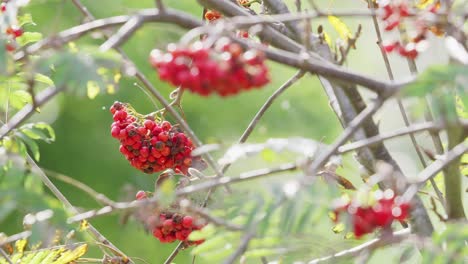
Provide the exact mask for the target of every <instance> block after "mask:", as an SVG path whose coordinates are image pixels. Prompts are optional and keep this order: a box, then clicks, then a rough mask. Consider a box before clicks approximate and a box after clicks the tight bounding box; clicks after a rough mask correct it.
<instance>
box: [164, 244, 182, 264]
mask: <svg viewBox="0 0 468 264" xmlns="http://www.w3.org/2000/svg"><path fill="white" fill-rule="evenodd" d="M183 246H184V243H183V242H179V244H177V247H175V248H174V250H173V251H172V253H171V254H170V255H169V257H167V259H166V260H165V261H164V264H171V263H172V261H173V260H174V259H175V257H177V254H179V251H180V250H181V249H182V248H183Z"/></svg>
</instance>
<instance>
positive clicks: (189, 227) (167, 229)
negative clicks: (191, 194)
mask: <svg viewBox="0 0 468 264" xmlns="http://www.w3.org/2000/svg"><path fill="white" fill-rule="evenodd" d="M201 228H203V225H198V224H197V223H196V221H194V219H193V217H191V216H189V215H182V214H177V213H161V214H160V215H159V224H158V225H157V226H156V227H155V228H154V229H153V236H154V237H156V238H157V239H159V241H161V242H162V243H172V242H174V241H176V240H180V241H183V242H185V244H186V245H187V246H190V245H199V244H201V243H203V240H198V241H189V240H188V237H189V235H190V233H192V231H194V230H200V229H201Z"/></svg>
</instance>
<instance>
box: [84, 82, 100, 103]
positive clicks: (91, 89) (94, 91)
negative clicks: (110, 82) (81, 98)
mask: <svg viewBox="0 0 468 264" xmlns="http://www.w3.org/2000/svg"><path fill="white" fill-rule="evenodd" d="M86 87H87V95H88V98H89V99H94V98H96V96H97V95H98V94H99V90H100V89H99V85H98V84H97V83H96V82H95V81H88V83H87V84H86Z"/></svg>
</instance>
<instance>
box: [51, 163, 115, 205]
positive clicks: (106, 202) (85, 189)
mask: <svg viewBox="0 0 468 264" xmlns="http://www.w3.org/2000/svg"><path fill="white" fill-rule="evenodd" d="M43 170H44V171H45V172H47V173H49V175H50V176H51V177H53V178H55V179H57V180H60V181H63V182H65V183H68V184H70V185H72V186H74V187H76V188H78V189H80V190H82V191H83V192H85V193H87V194H88V195H89V196H90V197H92V198H93V199H95V200H96V201H97V202H98V203H101V204H104V205H110V206H112V205H114V204H115V202H114V201H112V200H111V199H109V198H108V197H107V196H105V195H104V194H102V193H99V192H97V191H95V190H94V189H93V188H91V187H90V186H89V185H86V184H84V183H82V182H80V181H78V180H76V179H74V178H72V177H69V176H67V175H65V174H62V173H58V172H55V171H51V170H48V169H43Z"/></svg>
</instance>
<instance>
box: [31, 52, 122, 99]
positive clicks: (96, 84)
mask: <svg viewBox="0 0 468 264" xmlns="http://www.w3.org/2000/svg"><path fill="white" fill-rule="evenodd" d="M71 46H72V47H73V45H71ZM85 51H86V52H85ZM111 53H112V52H111ZM120 61H121V59H120V57H117V56H114V55H113V53H112V55H109V54H107V53H102V52H99V51H98V50H97V49H96V48H85V49H83V50H78V49H73V51H64V52H57V53H55V54H53V55H52V56H50V57H48V58H43V59H42V60H41V61H40V63H38V65H39V69H38V71H39V72H41V73H42V74H44V75H46V76H50V77H51V79H52V80H53V81H54V83H55V85H56V86H57V87H62V86H66V87H67V88H68V90H69V91H71V92H74V93H76V94H78V95H80V96H88V97H90V98H94V97H96V96H97V94H99V93H100V92H105V91H107V90H108V91H110V92H113V91H114V89H115V85H116V83H115V80H116V79H117V80H118V79H119V78H113V75H115V74H114V72H116V71H118V69H120V67H119V65H120ZM51 65H53V67H52V68H51ZM110 86H112V87H110Z"/></svg>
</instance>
